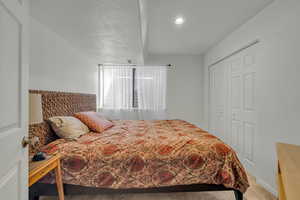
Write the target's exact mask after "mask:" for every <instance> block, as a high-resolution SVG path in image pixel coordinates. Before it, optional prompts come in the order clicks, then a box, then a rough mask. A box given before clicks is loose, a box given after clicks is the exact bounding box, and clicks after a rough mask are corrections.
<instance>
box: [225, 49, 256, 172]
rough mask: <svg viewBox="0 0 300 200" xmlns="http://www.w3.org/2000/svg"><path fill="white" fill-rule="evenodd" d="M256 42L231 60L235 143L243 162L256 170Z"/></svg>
mask: <svg viewBox="0 0 300 200" xmlns="http://www.w3.org/2000/svg"><path fill="white" fill-rule="evenodd" d="M256 48H257V45H254V46H252V47H249V48H247V49H245V50H244V51H242V52H240V53H238V54H236V55H234V56H232V57H231V58H230V59H229V62H230V76H229V77H230V81H229V90H228V91H229V97H230V98H229V101H228V102H229V110H230V112H229V113H230V115H231V116H229V119H230V120H229V121H230V125H229V127H230V129H229V131H230V132H231V137H232V146H233V147H234V148H235V149H236V150H237V152H238V153H239V155H240V157H241V158H242V161H243V164H244V165H245V167H246V168H247V170H248V171H249V172H250V173H251V172H252V174H255V172H254V164H255V162H254V145H255V138H256V137H255V134H256V130H257V125H256V124H257V123H256V118H257V116H256V106H255V99H256V95H255V93H256V88H255V87H256V84H255V79H256V70H257V69H256V68H257V58H256Z"/></svg>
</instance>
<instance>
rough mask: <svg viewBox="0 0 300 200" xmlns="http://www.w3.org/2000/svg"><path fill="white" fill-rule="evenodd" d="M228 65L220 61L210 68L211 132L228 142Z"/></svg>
mask: <svg viewBox="0 0 300 200" xmlns="http://www.w3.org/2000/svg"><path fill="white" fill-rule="evenodd" d="M226 90H227V83H226V65H224V64H223V63H220V64H218V65H216V66H214V67H212V68H211V69H210V91H211V93H210V109H211V112H210V126H209V127H210V132H211V133H213V134H215V135H216V136H218V137H219V138H220V139H222V140H223V141H224V142H226V118H225V113H226V102H227V101H226V100H227V92H226Z"/></svg>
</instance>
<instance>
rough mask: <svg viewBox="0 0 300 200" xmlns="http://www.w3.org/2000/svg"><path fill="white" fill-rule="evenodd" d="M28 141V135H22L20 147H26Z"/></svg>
mask: <svg viewBox="0 0 300 200" xmlns="http://www.w3.org/2000/svg"><path fill="white" fill-rule="evenodd" d="M29 143H30V140H29V138H28V137H23V139H22V147H23V148H26V147H27V146H28V145H29Z"/></svg>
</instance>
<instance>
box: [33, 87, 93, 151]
mask: <svg viewBox="0 0 300 200" xmlns="http://www.w3.org/2000/svg"><path fill="white" fill-rule="evenodd" d="M29 93H31V94H32V93H33V94H41V96H42V109H43V119H44V122H43V123H40V124H34V125H30V126H29V138H30V139H31V138H33V137H35V136H37V137H38V138H39V143H38V145H37V147H38V148H39V147H41V146H43V145H45V144H48V143H50V142H51V141H53V140H55V139H57V136H56V135H55V133H54V132H53V131H52V129H51V128H50V126H49V125H48V124H47V122H45V120H47V119H49V118H50V117H53V116H72V115H73V114H74V113H76V112H82V111H96V95H95V94H80V93H67V92H54V91H41V90H30V91H29ZM29 152H30V153H35V151H34V149H33V148H32V147H29Z"/></svg>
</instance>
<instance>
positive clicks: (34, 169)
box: [28, 154, 64, 200]
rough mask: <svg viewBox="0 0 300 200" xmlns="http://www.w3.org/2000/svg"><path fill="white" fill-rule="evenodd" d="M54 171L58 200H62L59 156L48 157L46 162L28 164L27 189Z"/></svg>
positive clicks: (62, 190)
mask: <svg viewBox="0 0 300 200" xmlns="http://www.w3.org/2000/svg"><path fill="white" fill-rule="evenodd" d="M52 170H55V180H56V185H57V190H58V196H59V200H64V189H63V183H62V178H61V168H60V154H56V155H54V156H50V157H49V158H47V159H46V160H43V161H37V162H30V163H29V184H28V185H29V187H30V186H31V185H33V184H34V183H36V182H37V181H38V180H40V179H41V178H43V177H44V176H45V175H46V174H48V173H49V172H50V171H52Z"/></svg>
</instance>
